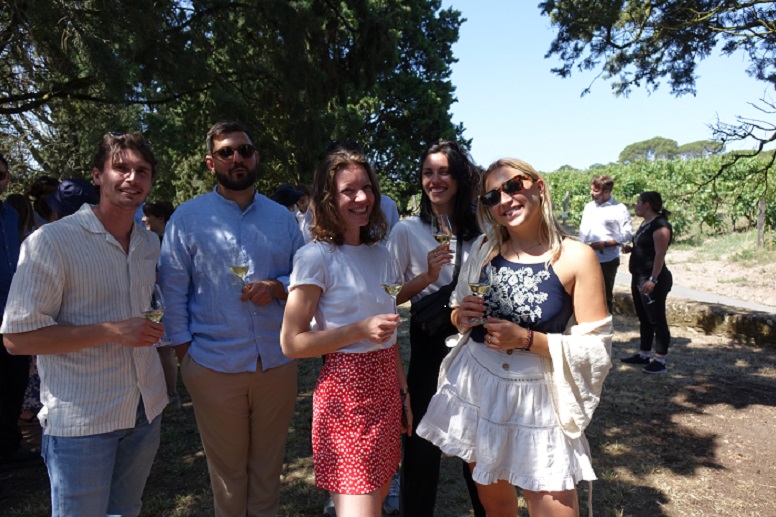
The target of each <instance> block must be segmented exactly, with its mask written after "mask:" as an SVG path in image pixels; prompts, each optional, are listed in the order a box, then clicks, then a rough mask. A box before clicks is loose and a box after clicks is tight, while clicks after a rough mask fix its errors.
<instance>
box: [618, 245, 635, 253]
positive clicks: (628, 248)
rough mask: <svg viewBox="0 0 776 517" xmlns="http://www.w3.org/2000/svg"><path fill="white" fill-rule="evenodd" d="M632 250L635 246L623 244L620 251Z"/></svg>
mask: <svg viewBox="0 0 776 517" xmlns="http://www.w3.org/2000/svg"><path fill="white" fill-rule="evenodd" d="M631 251H633V246H631V245H630V244H623V245H622V247H621V248H620V253H630V252H631Z"/></svg>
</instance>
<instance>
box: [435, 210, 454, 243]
mask: <svg viewBox="0 0 776 517" xmlns="http://www.w3.org/2000/svg"><path fill="white" fill-rule="evenodd" d="M431 233H432V234H433V235H434V239H435V240H436V241H437V242H438V243H439V244H449V243H450V238H451V237H452V236H453V226H452V225H451V224H450V218H449V217H447V214H437V215H436V216H435V217H434V218H433V219H432V220H431Z"/></svg>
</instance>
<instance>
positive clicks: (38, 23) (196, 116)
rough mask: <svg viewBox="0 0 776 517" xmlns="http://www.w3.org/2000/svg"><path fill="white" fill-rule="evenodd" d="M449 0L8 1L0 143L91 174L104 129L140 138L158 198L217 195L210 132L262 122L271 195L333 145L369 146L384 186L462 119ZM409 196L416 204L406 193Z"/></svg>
mask: <svg viewBox="0 0 776 517" xmlns="http://www.w3.org/2000/svg"><path fill="white" fill-rule="evenodd" d="M440 6H441V4H440V1H439V0H432V1H426V0H404V1H400V0H344V1H339V2H329V1H324V0H298V1H294V2H288V1H286V0H267V1H263V2H242V3H235V2H228V1H224V0H194V1H185V2H184V1H181V0H161V1H150V0H140V1H138V2H133V3H131V4H128V3H126V2H125V1H123V0H104V1H100V2H94V1H86V2H53V3H52V2H48V1H44V0H29V1H27V2H10V3H7V5H5V6H4V9H2V10H0V24H2V25H1V26H0V92H2V93H0V114H4V115H6V117H5V118H4V119H3V120H2V121H0V149H2V150H3V151H4V152H6V153H8V154H10V155H11V157H12V160H13V161H14V162H15V163H17V164H23V165H22V166H21V167H20V168H18V169H17V170H19V171H20V172H21V173H22V176H25V175H26V176H30V175H32V174H37V173H46V174H50V175H54V176H58V177H67V176H73V175H81V174H86V173H88V163H89V160H90V158H91V154H92V149H93V146H94V144H95V143H96V142H97V140H98V138H99V136H100V135H101V134H102V133H104V132H105V131H135V130H140V131H142V132H143V133H144V134H145V135H146V136H147V137H148V138H149V139H150V140H151V141H152V142H153V148H154V151H155V153H156V154H157V156H158V158H159V159H160V174H159V176H158V179H157V185H156V187H155V192H154V196H155V197H159V198H161V197H165V198H169V199H174V200H176V201H178V202H180V201H183V200H185V199H189V198H190V197H192V196H193V195H196V194H199V193H202V192H204V191H207V190H209V189H211V188H212V186H213V178H212V177H211V175H210V173H209V172H208V171H207V170H206V169H205V167H204V163H203V161H204V160H203V159H204V155H205V146H204V137H205V133H206V132H207V130H208V128H209V127H210V126H211V125H212V124H213V123H214V122H216V121H217V120H224V119H236V120H240V121H242V122H244V123H245V124H246V125H247V126H248V127H249V128H251V129H252V136H253V139H254V143H255V144H256V146H257V148H258V149H259V152H260V154H261V163H262V172H263V175H262V180H261V182H260V184H259V187H260V188H261V189H262V190H264V191H268V190H272V189H273V188H274V186H275V185H277V184H278V183H281V182H285V181H288V182H292V183H300V182H301V183H309V182H310V180H311V178H312V173H313V170H314V168H315V165H316V164H317V162H318V161H319V160H320V158H321V157H322V155H323V152H324V149H325V147H326V145H327V144H328V143H329V142H330V141H331V140H341V139H357V140H360V141H361V142H362V143H363V144H364V147H365V149H366V151H367V153H368V155H369V157H370V159H371V160H372V161H373V164H374V166H375V169H376V170H377V171H378V172H379V173H380V176H381V178H383V180H384V183H386V185H385V186H386V190H387V191H389V192H390V193H391V194H392V195H394V196H397V197H399V198H403V197H406V198H408V197H409V195H410V194H412V193H414V192H416V191H417V189H418V185H417V180H416V176H417V163H416V162H417V159H418V157H419V156H420V154H421V153H422V151H423V149H424V148H425V147H426V146H427V145H428V144H429V143H431V142H432V141H435V140H437V139H439V138H458V139H460V137H461V134H462V132H463V128H462V127H460V126H455V125H453V124H452V122H451V115H450V112H449V108H450V105H451V104H452V103H453V102H454V101H455V98H454V87H453V86H452V84H451V83H450V65H451V64H452V63H453V62H454V57H453V55H452V45H453V43H455V41H456V40H457V39H458V28H459V26H460V24H461V17H460V13H459V12H458V11H455V10H453V9H441V7H440ZM397 200H398V201H399V202H400V203H401V202H402V199H397Z"/></svg>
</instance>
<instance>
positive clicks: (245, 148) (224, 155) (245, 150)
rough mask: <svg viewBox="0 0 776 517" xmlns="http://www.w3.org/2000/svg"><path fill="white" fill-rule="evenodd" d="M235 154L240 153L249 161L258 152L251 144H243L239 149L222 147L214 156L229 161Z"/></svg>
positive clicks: (214, 152)
mask: <svg viewBox="0 0 776 517" xmlns="http://www.w3.org/2000/svg"><path fill="white" fill-rule="evenodd" d="M235 152H237V153H239V155H240V156H242V157H243V158H245V159H248V158H250V157H252V156H253V153H255V152H256V148H255V147H253V146H252V145H251V144H242V145H238V146H237V147H222V148H221V149H219V150H217V151H213V154H215V155H218V156H219V157H220V158H221V159H222V160H228V159H229V158H231V157H232V156H234V153H235Z"/></svg>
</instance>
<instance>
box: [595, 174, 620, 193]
mask: <svg viewBox="0 0 776 517" xmlns="http://www.w3.org/2000/svg"><path fill="white" fill-rule="evenodd" d="M590 184H591V185H593V186H594V187H596V188H600V189H601V190H612V189H613V188H614V179H613V178H612V177H611V176H609V175H608V174H601V175H600V176H596V177H595V178H593V179H592V180H591V181H590Z"/></svg>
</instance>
